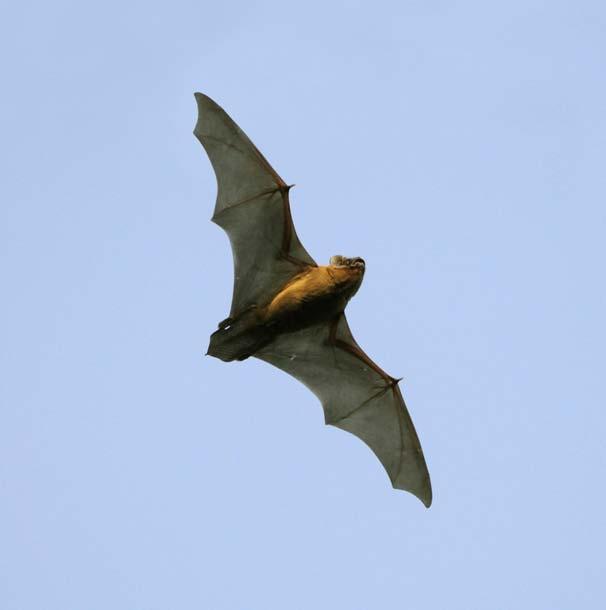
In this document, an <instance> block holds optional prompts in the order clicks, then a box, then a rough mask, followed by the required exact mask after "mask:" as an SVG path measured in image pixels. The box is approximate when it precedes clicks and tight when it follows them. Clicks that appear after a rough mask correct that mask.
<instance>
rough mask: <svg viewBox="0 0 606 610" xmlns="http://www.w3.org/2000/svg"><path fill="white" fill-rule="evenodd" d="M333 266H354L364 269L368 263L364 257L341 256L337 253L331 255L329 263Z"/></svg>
mask: <svg viewBox="0 0 606 610" xmlns="http://www.w3.org/2000/svg"><path fill="white" fill-rule="evenodd" d="M328 264H329V265H332V266H333V267H353V268H358V269H361V270H362V271H364V269H365V268H366V263H365V262H364V259H363V258H360V257H359V256H356V257H354V258H347V257H346V256H341V255H340V254H335V256H331V257H330V261H329V263H328Z"/></svg>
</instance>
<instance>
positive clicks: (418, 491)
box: [392, 477, 433, 508]
mask: <svg viewBox="0 0 606 610" xmlns="http://www.w3.org/2000/svg"><path fill="white" fill-rule="evenodd" d="M392 485H393V488H394V489H400V490H401V491H406V492H408V493H410V494H412V495H413V496H415V497H416V498H418V499H419V500H421V502H422V503H423V504H424V506H425V508H429V507H430V506H431V503H432V501H433V492H432V489H431V481H430V480H429V477H427V479H426V480H425V481H423V483H422V484H421V486H420V487H417V486H414V487H413V486H411V485H410V484H409V485H406V486H404V485H402V484H401V483H400V484H398V481H397V480H395V481H392Z"/></svg>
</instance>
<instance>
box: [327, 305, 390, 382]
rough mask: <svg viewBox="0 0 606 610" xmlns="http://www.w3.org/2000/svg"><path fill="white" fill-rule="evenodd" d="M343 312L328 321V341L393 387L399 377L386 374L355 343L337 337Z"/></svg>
mask: <svg viewBox="0 0 606 610" xmlns="http://www.w3.org/2000/svg"><path fill="white" fill-rule="evenodd" d="M342 315H343V314H338V315H337V316H336V317H335V318H334V319H333V320H332V322H331V323H330V331H329V333H328V343H329V344H330V345H334V346H335V347H338V348H339V349H342V350H343V351H346V352H349V353H350V354H351V355H352V356H355V357H356V358H358V359H359V360H361V361H362V362H363V363H364V364H365V365H366V366H367V367H369V368H371V369H372V370H373V371H375V373H377V374H378V375H380V376H381V377H382V378H383V379H384V380H385V382H386V383H388V384H389V385H390V386H392V387H395V386H396V385H397V384H398V382H399V381H400V379H396V378H395V377H392V376H391V375H388V374H387V373H386V372H385V371H384V370H383V369H382V368H381V367H379V366H377V365H376V364H375V363H374V362H373V361H372V360H371V359H370V358H369V357H368V356H367V355H366V354H365V353H364V352H363V351H362V350H361V349H360V348H359V347H358V346H357V345H351V344H349V343H347V342H346V341H342V340H341V339H338V338H337V328H338V326H339V321H340V320H341V316H342Z"/></svg>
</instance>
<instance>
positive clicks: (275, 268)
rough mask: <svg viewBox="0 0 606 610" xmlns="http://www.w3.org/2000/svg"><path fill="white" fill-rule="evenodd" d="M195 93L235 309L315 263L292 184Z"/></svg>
mask: <svg viewBox="0 0 606 610" xmlns="http://www.w3.org/2000/svg"><path fill="white" fill-rule="evenodd" d="M195 98H196V102H197V105H198V120H197V122H196V126H195V128H194V135H195V136H196V138H197V139H198V140H199V141H200V143H201V144H202V146H203V147H204V149H205V150H206V153H207V154H208V157H209V159H210V162H211V164H212V166H213V169H214V172H215V176H216V179H217V200H216V203H215V209H214V213H213V216H212V220H213V222H215V223H216V224H218V225H219V226H220V227H221V228H222V229H224V230H225V231H226V233H227V234H228V236H229V239H230V242H231V246H232V253H233V257H234V294H233V299H232V311H231V315H235V314H237V313H239V312H240V311H242V310H244V309H246V308H247V307H248V306H250V305H253V304H258V301H259V300H262V299H263V298H264V297H266V296H268V295H269V294H270V293H271V292H273V291H275V290H277V289H278V288H279V287H280V286H281V285H283V284H284V283H286V282H287V281H288V280H289V279H290V278H291V277H293V276H294V275H296V274H297V273H299V272H300V271H301V268H302V267H305V266H310V265H311V266H315V265H316V263H315V261H314V260H313V258H312V257H311V256H310V255H309V254H308V253H307V251H306V250H305V248H304V247H303V245H302V244H301V242H300V240H299V238H298V236H297V233H296V230H295V227H294V224H293V221H292V215H291V211H290V201H289V190H290V187H289V186H288V185H287V184H286V183H285V182H284V180H282V178H281V177H280V176H279V175H278V173H277V172H276V171H275V170H274V169H273V167H272V166H271V165H270V164H269V162H268V161H267V159H266V158H265V157H264V156H263V155H262V154H261V152H259V150H258V149H257V147H256V146H255V145H254V144H253V143H252V142H251V140H250V139H249V138H248V136H247V135H246V134H245V133H244V132H243V131H242V130H241V129H240V128H239V127H238V125H236V123H235V122H234V121H233V120H232V119H231V118H230V117H229V115H228V114H227V113H226V112H225V111H224V110H223V109H222V108H221V107H220V106H219V105H218V104H217V103H216V102H214V101H213V100H212V99H211V98H209V97H208V96H206V95H204V94H202V93H196V94H195ZM253 277H254V281H252V278H253Z"/></svg>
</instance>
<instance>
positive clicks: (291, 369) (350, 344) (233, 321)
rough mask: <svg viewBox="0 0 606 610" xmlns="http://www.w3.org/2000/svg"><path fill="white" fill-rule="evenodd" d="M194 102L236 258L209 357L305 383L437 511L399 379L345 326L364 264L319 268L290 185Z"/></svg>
mask: <svg viewBox="0 0 606 610" xmlns="http://www.w3.org/2000/svg"><path fill="white" fill-rule="evenodd" d="M195 97H196V101H197V105H198V120H197V123H196V126H195V129H194V135H195V136H196V137H197V138H198V140H199V141H200V142H201V144H202V146H203V147H204V149H205V150H206V153H207V154H208V157H209V159H210V162H211V164H212V166H213V169H214V172H215V175H216V178H217V186H218V190H217V200H216V204H215V209H214V214H213V217H212V221H213V222H215V223H216V224H218V225H219V226H220V227H221V228H222V229H224V230H225V231H226V233H227V235H228V237H229V240H230V242H231V247H232V253H233V259H234V288H233V297H232V304H231V310H230V314H229V316H228V317H227V318H226V319H225V320H223V321H222V322H220V323H219V325H218V328H217V330H216V331H215V332H213V333H212V335H211V337H210V344H209V347H208V352H207V353H208V354H209V355H211V356H215V357H216V358H220V359H221V360H223V361H225V362H230V361H233V360H245V359H246V358H249V357H250V356H254V357H255V358H259V359H261V360H264V361H265V362H269V363H270V364H273V365H274V366H276V367H277V368H279V369H282V370H283V371H285V372H286V373H288V374H289V375H292V376H293V377H295V378H296V379H298V380H299V381H301V382H302V383H303V384H305V385H306V386H307V387H308V388H309V389H310V390H311V391H312V392H313V393H314V394H315V395H316V396H317V397H318V398H319V399H320V402H321V403H322V406H323V409H324V416H325V421H326V423H327V424H330V425H332V426H336V427H337V428H341V429H342V430H347V431H348V432H351V433H352V434H355V435H356V436H358V437H359V438H361V439H362V440H363V441H364V442H365V443H366V444H367V445H368V446H369V447H370V449H372V451H373V452H374V453H375V454H376V456H377V457H378V458H379V460H380V462H381V463H382V464H383V467H384V468H385V470H386V471H387V474H388V475H389V478H390V480H391V483H392V485H393V487H394V488H396V489H402V490H405V491H408V492H410V493H412V494H414V495H415V496H416V497H417V498H419V499H420V500H421V502H423V504H425V506H427V507H429V506H430V505H431V500H432V491H431V483H430V479H429V473H428V470H427V466H426V464H425V458H424V456H423V451H422V449H421V444H420V443H419V439H418V436H417V433H416V431H415V428H414V425H413V423H412V420H411V418H410V415H409V413H408V409H407V408H406V405H405V403H404V399H403V398H402V393H401V392H400V388H399V387H398V382H399V381H400V380H399V379H395V378H393V377H391V376H390V375H388V374H387V373H385V371H383V370H382V369H381V368H380V367H379V366H378V365H377V364H375V363H374V362H373V361H372V360H371V359H370V358H369V357H368V356H367V355H366V354H365V353H364V351H363V350H362V349H361V348H360V346H359V345H358V344H357V343H356V341H355V339H354V338H353V336H352V334H351V331H350V330H349V326H348V324H347V319H346V318H345V313H344V310H345V307H346V305H347V303H348V301H349V300H350V299H351V297H353V295H354V294H355V293H356V291H357V290H358V288H359V287H360V284H361V282H362V279H363V277H364V272H365V268H366V264H365V261H364V260H363V259H362V258H360V257H354V258H347V257H345V256H340V255H337V256H333V257H331V259H330V261H329V264H328V265H323V266H322V265H317V264H316V262H315V261H314V260H313V258H312V257H311V256H310V255H309V254H308V253H307V251H306V250H305V248H304V247H303V245H302V244H301V242H300V241H299V238H298V236H297V233H296V231H295V227H294V225H293V221H292V217H291V212H290V202H289V191H290V188H291V186H290V185H288V184H286V183H285V182H284V180H282V178H280V176H279V175H278V174H277V173H276V171H275V170H274V169H273V168H272V166H271V165H270V164H269V162H268V161H267V159H265V157H264V156H263V155H262V154H261V153H260V152H259V150H258V149H257V148H256V147H255V145H254V144H253V143H252V142H251V141H250V140H249V138H248V137H247V136H246V134H244V132H243V131H242V130H241V129H240V128H239V127H238V126H237V125H236V123H235V122H234V121H233V120H232V119H231V118H230V117H229V116H228V115H227V113H226V112H225V111H224V110H223V109H222V108H221V107H220V106H219V105H217V104H216V103H215V102H214V101H213V100H211V99H210V98H209V97H207V96H206V95H204V94H202V93H196V94H195Z"/></svg>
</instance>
